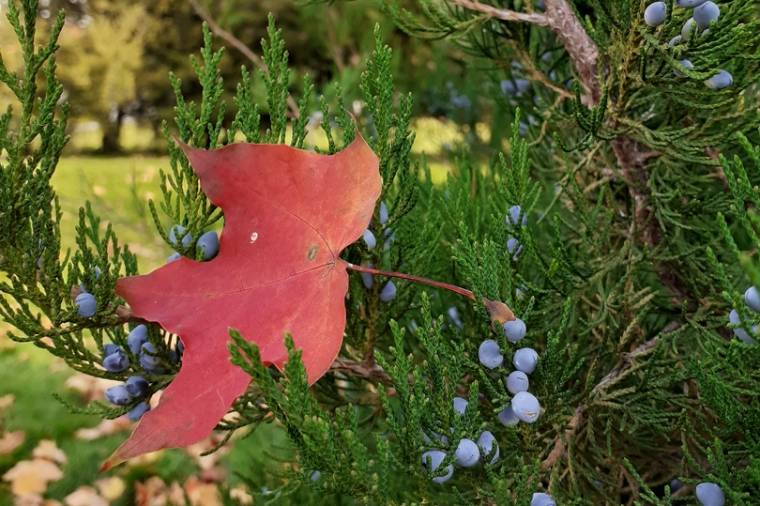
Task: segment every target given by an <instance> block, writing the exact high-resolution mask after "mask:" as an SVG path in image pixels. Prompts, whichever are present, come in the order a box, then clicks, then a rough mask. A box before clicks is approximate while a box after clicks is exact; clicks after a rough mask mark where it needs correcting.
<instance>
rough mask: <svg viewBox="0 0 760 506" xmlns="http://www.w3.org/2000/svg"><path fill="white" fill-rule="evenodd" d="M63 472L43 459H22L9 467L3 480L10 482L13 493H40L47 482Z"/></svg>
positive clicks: (43, 490)
mask: <svg viewBox="0 0 760 506" xmlns="http://www.w3.org/2000/svg"><path fill="white" fill-rule="evenodd" d="M61 478H63V473H62V472H61V470H60V469H59V468H58V466H57V465H55V464H54V463H53V462H50V461H49V460H45V459H34V460H22V461H20V462H17V463H16V465H15V466H13V467H12V468H10V469H9V470H8V471H7V472H6V473H5V474H4V475H3V480H5V481H9V482H10V483H11V492H13V495H18V496H23V495H40V494H42V493H43V492H45V491H46V490H47V487H48V483H49V482H51V481H56V480H60V479H61Z"/></svg>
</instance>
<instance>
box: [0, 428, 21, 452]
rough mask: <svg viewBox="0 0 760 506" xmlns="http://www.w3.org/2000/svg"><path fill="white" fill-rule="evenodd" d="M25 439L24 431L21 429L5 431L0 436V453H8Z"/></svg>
mask: <svg viewBox="0 0 760 506" xmlns="http://www.w3.org/2000/svg"><path fill="white" fill-rule="evenodd" d="M25 439H26V433H25V432H24V431H23V430H15V431H12V432H6V433H5V434H3V435H2V436H0V455H8V454H9V453H13V451H14V450H15V449H16V448H18V447H19V446H21V445H22V444H23V443H24V440H25Z"/></svg>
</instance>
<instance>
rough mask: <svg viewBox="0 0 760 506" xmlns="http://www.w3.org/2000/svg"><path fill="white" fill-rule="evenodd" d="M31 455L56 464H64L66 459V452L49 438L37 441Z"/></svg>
mask: <svg viewBox="0 0 760 506" xmlns="http://www.w3.org/2000/svg"><path fill="white" fill-rule="evenodd" d="M32 457H34V458H36V459H46V460H49V461H51V462H56V463H58V464H65V463H66V460H67V459H66V454H65V453H63V450H61V449H60V448H58V446H57V445H56V444H55V441H51V440H50V439H43V440H41V441H40V442H39V443H37V447H36V448H35V449H34V450H32Z"/></svg>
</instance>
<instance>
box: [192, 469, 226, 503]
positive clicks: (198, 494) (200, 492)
mask: <svg viewBox="0 0 760 506" xmlns="http://www.w3.org/2000/svg"><path fill="white" fill-rule="evenodd" d="M185 493H186V494H187V498H188V499H189V500H190V505H191V506H222V496H221V494H219V489H218V488H217V486H216V485H215V484H213V483H204V482H202V481H201V480H199V479H198V478H197V477H195V476H191V477H190V478H188V479H187V481H186V482H185Z"/></svg>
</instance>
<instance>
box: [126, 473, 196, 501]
mask: <svg viewBox="0 0 760 506" xmlns="http://www.w3.org/2000/svg"><path fill="white" fill-rule="evenodd" d="M135 504H137V505H138V506H186V501H185V492H184V490H183V489H182V487H181V486H180V484H179V483H177V482H176V481H175V482H172V484H171V486H169V487H167V486H166V483H164V481H163V480H162V479H161V478H159V477H158V476H152V477H150V478H148V479H147V480H145V481H144V482H142V483H140V482H136V483H135Z"/></svg>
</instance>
